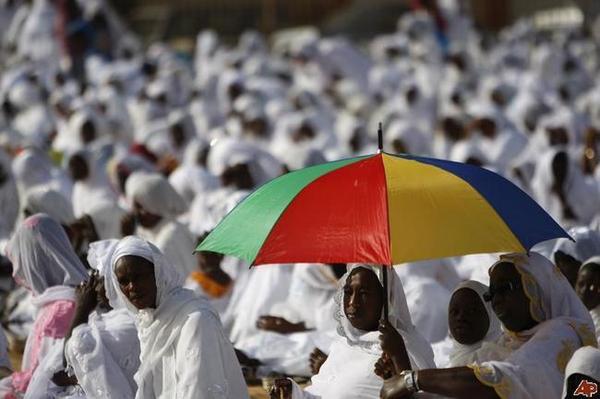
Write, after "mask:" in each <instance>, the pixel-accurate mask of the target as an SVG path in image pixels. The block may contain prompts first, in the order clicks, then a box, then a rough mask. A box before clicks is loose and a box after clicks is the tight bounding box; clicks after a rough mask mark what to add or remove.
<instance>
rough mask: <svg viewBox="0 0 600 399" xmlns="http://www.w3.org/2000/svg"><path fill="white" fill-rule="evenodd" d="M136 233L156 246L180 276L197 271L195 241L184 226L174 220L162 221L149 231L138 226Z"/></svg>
mask: <svg viewBox="0 0 600 399" xmlns="http://www.w3.org/2000/svg"><path fill="white" fill-rule="evenodd" d="M137 233H138V235H139V236H140V237H142V238H144V239H146V240H148V241H150V242H152V243H153V244H154V245H156V246H157V247H158V248H159V249H160V250H161V251H162V252H163V253H164V254H165V256H166V257H167V259H168V260H169V263H170V264H172V265H173V266H174V267H175V268H177V270H178V271H179V272H180V273H181V274H183V275H185V276H187V275H188V274H190V273H191V272H194V271H197V270H198V266H197V261H196V257H195V256H194V253H193V252H194V249H196V240H195V239H194V236H193V235H192V234H191V233H190V231H189V230H188V228H187V227H186V226H184V225H182V224H181V223H179V222H176V221H174V220H167V219H163V220H161V221H160V222H159V223H158V224H157V225H156V226H154V227H153V228H151V229H146V228H143V227H140V226H138V228H137Z"/></svg>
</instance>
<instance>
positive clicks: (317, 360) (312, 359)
mask: <svg viewBox="0 0 600 399" xmlns="http://www.w3.org/2000/svg"><path fill="white" fill-rule="evenodd" d="M325 360H327V355H326V354H325V353H323V352H322V351H321V350H320V349H319V348H315V349H313V351H312V352H311V353H310V356H309V358H308V362H309V365H310V371H311V373H313V375H315V374H319V370H321V366H322V365H323V363H325Z"/></svg>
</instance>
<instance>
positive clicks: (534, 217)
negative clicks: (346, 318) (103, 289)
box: [197, 152, 569, 265]
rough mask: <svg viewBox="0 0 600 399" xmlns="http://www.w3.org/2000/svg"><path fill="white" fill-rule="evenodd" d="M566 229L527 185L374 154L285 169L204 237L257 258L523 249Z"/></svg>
mask: <svg viewBox="0 0 600 399" xmlns="http://www.w3.org/2000/svg"><path fill="white" fill-rule="evenodd" d="M559 237H569V236H568V234H567V233H566V232H565V231H564V230H563V229H562V228H561V227H560V226H559V225H558V224H557V223H556V222H555V221H554V220H553V219H552V218H551V217H550V216H549V215H548V214H547V213H546V212H545V211H544V210H543V209H542V208H541V207H540V206H539V205H538V204H537V203H536V202H535V201H534V200H532V199H531V198H530V197H529V196H528V195H527V194H525V193H524V192H523V191H522V190H521V189H519V188H518V187H517V186H515V185H514V184H512V183H511V182H509V181H508V180H506V179H505V178H503V177H501V176H499V175H497V174H495V173H493V172H491V171H488V170H486V169H483V168H479V167H476V166H473V165H466V164H461V163H457V162H451V161H445V160H438V159H432V158H424V157H417V156H409V155H391V154H387V153H384V152H380V153H378V154H374V155H370V156H364V157H357V158H350V159H344V160H340V161H335V162H330V163H326V164H321V165H316V166H312V167H309V168H305V169H302V170H298V171H295V172H291V173H288V174H286V175H283V176H280V177H278V178H276V179H274V180H272V181H271V182H269V183H267V184H265V185H264V186H262V187H260V188H259V189H257V190H256V191H254V192H253V193H252V194H251V195H250V196H248V197H247V198H246V199H245V200H244V201H242V202H241V203H240V204H239V205H238V206H237V207H236V208H234V209H233V210H232V211H231V212H230V213H229V214H228V215H227V216H226V217H225V218H224V219H223V220H222V221H221V223H220V224H219V225H218V226H217V227H216V228H215V229H214V230H213V231H212V232H211V233H210V234H209V235H208V237H207V238H206V239H205V240H204V241H203V242H202V243H201V244H200V245H199V246H198V248H197V250H199V251H213V252H219V253H223V254H228V255H234V256H237V257H240V258H242V259H245V260H247V261H248V262H250V263H251V264H253V265H258V264H270V263H301V262H316V263H359V262H360V263H371V264H383V265H393V264H397V263H403V262H410V261H417V260H424V259H433V258H442V257H448V256H459V255H467V254H473V253H489V252H525V251H528V250H529V249H530V248H531V247H532V246H534V245H535V244H537V243H538V242H541V241H545V240H549V239H553V238H559Z"/></svg>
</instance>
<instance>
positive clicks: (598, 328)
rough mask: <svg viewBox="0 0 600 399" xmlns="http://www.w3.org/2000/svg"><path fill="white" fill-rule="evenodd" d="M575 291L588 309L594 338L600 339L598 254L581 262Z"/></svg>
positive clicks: (599, 269) (599, 258)
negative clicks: (592, 323)
mask: <svg viewBox="0 0 600 399" xmlns="http://www.w3.org/2000/svg"><path fill="white" fill-rule="evenodd" d="M575 291H576V292H577V296H579V298H580V299H581V301H582V302H583V304H584V305H585V307H586V308H587V309H588V310H589V311H590V316H592V321H593V322H594V329H595V330H594V331H595V333H596V339H597V340H598V341H600V255H596V256H593V257H591V258H590V259H588V260H586V261H585V262H583V264H582V265H581V267H580V268H579V273H578V274H577V282H576V283H575Z"/></svg>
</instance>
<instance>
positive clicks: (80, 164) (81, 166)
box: [69, 155, 90, 181]
mask: <svg viewBox="0 0 600 399" xmlns="http://www.w3.org/2000/svg"><path fill="white" fill-rule="evenodd" d="M69 173H70V174H71V178H72V179H73V180H74V181H80V180H84V179H86V178H87V177H88V176H89V174H90V170H89V168H88V164H87V161H86V160H85V159H84V158H83V157H81V156H79V155H74V156H73V157H71V159H70V160H69Z"/></svg>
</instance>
